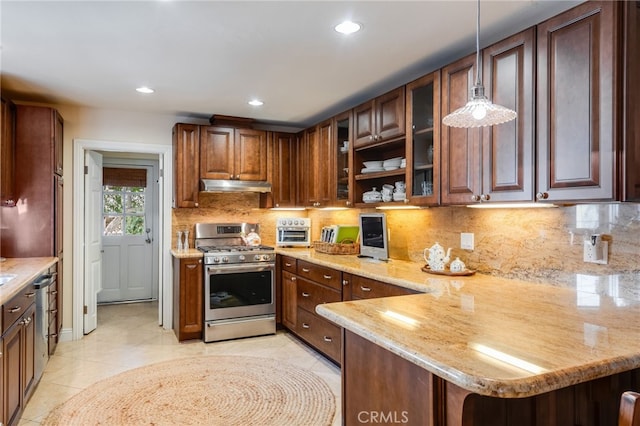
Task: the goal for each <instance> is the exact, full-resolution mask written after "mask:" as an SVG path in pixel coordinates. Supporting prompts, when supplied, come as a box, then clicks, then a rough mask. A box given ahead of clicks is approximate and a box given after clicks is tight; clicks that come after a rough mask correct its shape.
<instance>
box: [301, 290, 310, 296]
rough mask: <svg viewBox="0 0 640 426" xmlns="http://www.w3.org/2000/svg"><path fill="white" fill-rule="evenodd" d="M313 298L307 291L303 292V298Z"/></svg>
mask: <svg viewBox="0 0 640 426" xmlns="http://www.w3.org/2000/svg"><path fill="white" fill-rule="evenodd" d="M309 296H311V295H310V294H309V293H307V292H306V291H303V292H302V297H309Z"/></svg>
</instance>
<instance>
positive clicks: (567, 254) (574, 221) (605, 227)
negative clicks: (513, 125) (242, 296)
mask: <svg viewBox="0 0 640 426" xmlns="http://www.w3.org/2000/svg"><path fill="white" fill-rule="evenodd" d="M258 204H259V195H257V194H207V193H201V199H200V207H199V208H196V209H174V210H173V230H174V232H173V240H174V244H173V246H175V238H176V236H175V234H176V231H178V230H182V229H186V228H188V229H192V228H193V224H194V223H196V222H207V221H208V222H236V221H241V222H242V221H247V222H250V221H256V222H258V223H260V226H261V232H260V234H261V237H262V240H263V243H265V244H270V245H273V244H274V243H275V224H276V219H277V218H279V217H283V216H287V217H304V216H308V217H310V218H311V220H312V236H313V238H314V239H319V236H320V230H321V228H322V227H323V226H325V225H331V224H341V225H342V224H346V225H357V223H358V213H359V212H360V211H373V210H357V209H349V210H338V211H330V210H329V211H327V210H308V211H273V210H264V209H258ZM385 212H386V214H387V225H388V228H389V239H390V244H389V254H390V257H391V258H392V259H402V260H411V261H415V262H421V263H422V262H424V260H423V258H422V252H423V250H424V248H425V247H430V246H432V245H433V244H434V243H435V242H436V241H437V242H439V243H440V244H441V245H443V246H444V247H445V248H448V247H451V248H452V253H451V254H452V260H453V259H455V257H457V256H458V257H460V259H461V260H463V261H464V262H465V263H466V265H467V267H468V268H470V269H475V270H477V271H478V272H481V273H485V274H491V275H498V276H504V277H511V278H519V279H523V280H527V281H534V282H548V283H554V284H558V285H570V286H574V285H576V277H577V276H587V277H605V276H607V277H608V276H613V275H615V276H619V277H621V278H622V280H624V281H632V282H636V283H637V282H640V204H632V203H624V204H585V205H573V206H568V207H557V208H550V209H471V208H466V207H438V208H428V209H420V210H386V211H385ZM462 232H471V233H473V234H474V239H475V247H474V250H463V249H461V248H460V233H462ZM592 234H602V235H603V236H604V239H605V240H606V241H608V243H609V251H608V253H609V263H608V264H607V265H600V264H592V263H584V262H583V260H582V259H583V244H584V243H583V241H584V240H585V239H586V238H588V237H589V236H590V235H592ZM190 237H191V244H193V234H192V233H191V236H190Z"/></svg>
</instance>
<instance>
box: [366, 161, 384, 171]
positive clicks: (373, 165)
mask: <svg viewBox="0 0 640 426" xmlns="http://www.w3.org/2000/svg"><path fill="white" fill-rule="evenodd" d="M362 164H364V167H365V168H367V169H381V168H383V165H382V161H363V162H362Z"/></svg>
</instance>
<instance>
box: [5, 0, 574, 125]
mask: <svg viewBox="0 0 640 426" xmlns="http://www.w3.org/2000/svg"><path fill="white" fill-rule="evenodd" d="M580 2H581V0H573V1H563V2H557V1H546V0H521V1H489V0H487V1H485V0H483V1H482V3H481V8H482V14H481V40H480V43H481V45H487V44H490V43H492V42H495V41H497V40H500V39H501V38H503V37H505V36H507V35H510V34H513V33H515V32H516V31H519V30H521V29H524V28H526V27H528V26H530V25H532V24H535V23H538V22H540V21H542V20H544V19H546V18H547V17H550V16H553V15H555V14H557V13H559V12H560V11H562V10H565V9H568V8H570V7H572V6H574V5H575V4H577V3H580ZM0 13H1V25H2V27H1V33H0V36H1V39H0V43H1V49H2V50H1V52H0V53H1V62H0V66H1V70H2V80H1V84H2V91H3V93H5V94H6V95H8V97H9V98H12V99H15V100H18V101H33V102H45V103H50V104H72V105H82V106H89V107H97V108H107V109H120V110H133V111H148V112H156V113H169V114H177V115H188V116H194V117H203V118H208V117H209V116H211V114H223V115H233V116H241V117H251V118H256V119H260V120H265V121H267V122H273V123H290V124H297V125H301V126H306V125H311V124H314V123H315V121H317V120H320V119H322V118H326V117H328V116H330V115H332V114H335V113H338V112H341V111H343V110H345V109H347V108H350V107H352V106H355V105H357V104H358V103H360V102H363V101H365V100H367V99H370V98H372V97H373V96H375V95H378V94H381V93H384V92H385V91H387V90H391V89H393V88H395V87H398V86H400V85H402V84H404V83H407V82H409V81H411V80H412V79H414V78H417V77H419V76H421V75H424V74H426V73H427V72H430V71H432V70H433V69H436V68H439V67H440V66H442V65H444V64H446V63H448V62H450V61H452V60H454V59H457V58H459V57H461V56H463V55H465V54H467V53H471V52H473V51H474V50H475V19H476V3H475V2H474V1H471V2H470V1H410V2H400V1H374V2H369V1H326V0H325V1H278V2H276V1H257V2H254V1H226V2H224V1H177V0H173V1H172V0H165V1H126V2H120V1H68V2H62V1H43V2H33V1H24V0H22V1H10V0H2V1H1V3H0ZM344 19H352V20H355V21H357V22H360V23H362V24H363V27H364V28H363V30H362V31H360V32H359V33H356V34H354V35H351V36H348V37H345V36H342V35H340V34H338V33H336V32H335V31H333V26H334V25H335V24H337V23H339V22H341V21H342V20H344ZM141 85H147V86H149V87H152V88H154V89H155V90H156V93H154V94H152V95H141V94H138V93H137V92H135V91H134V88H135V87H138V86H141ZM253 97H257V98H260V99H262V100H264V102H265V105H264V106H262V107H260V108H256V107H251V106H249V105H248V104H247V101H249V100H250V99H251V98H253Z"/></svg>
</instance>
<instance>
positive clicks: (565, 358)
mask: <svg viewBox="0 0 640 426" xmlns="http://www.w3.org/2000/svg"><path fill="white" fill-rule="evenodd" d="M277 252H278V253H279V254H283V255H288V256H292V257H294V258H296V259H302V260H308V261H310V262H312V263H315V264H319V265H324V266H328V267H332V268H336V269H339V270H342V271H345V272H350V273H354V274H357V275H360V276H364V277H369V278H374V279H378V280H381V281H384V282H388V283H391V284H396V285H400V286H403V287H407V288H411V289H414V290H418V291H421V292H423V293H425V294H416V295H410V296H397V297H386V298H379V299H368V300H358V301H350V302H339V303H329V304H324V305H319V306H317V307H316V311H317V312H318V314H320V315H322V316H323V317H325V318H327V319H329V320H331V321H333V322H334V323H336V324H337V325H339V326H341V327H344V328H345V329H347V330H350V331H352V332H353V333H355V334H358V335H360V336H362V337H364V338H366V339H368V340H370V341H372V342H374V343H376V344H378V345H380V346H381V347H383V348H385V349H387V350H389V351H391V352H393V353H395V354H397V355H399V356H400V357H402V358H404V359H407V360H409V361H411V362H413V363H415V364H417V365H419V366H421V367H423V368H425V369H426V370H428V371H430V372H431V373H433V374H435V375H437V376H439V377H441V378H443V379H445V380H447V381H449V382H451V383H454V384H456V385H457V386H460V387H462V388H464V389H467V390H469V391H471V392H474V393H478V394H481V395H487V396H493V397H502V398H516V397H527V396H532V395H538V394H541V393H545V392H549V391H551V390H555V389H559V388H563V387H567V386H571V385H574V384H577V383H582V382H586V381H589V380H593V379H596V378H600V377H605V376H608V375H612V374H616V373H620V372H623V371H628V370H631V369H635V368H640V343H638V342H640V325H638V318H640V298H638V291H628V288H629V285H628V284H629V283H624V284H622V283H621V284H619V286H618V285H617V284H616V281H615V280H609V284H608V290H607V291H603V290H602V288H601V285H600V284H601V283H600V282H599V281H598V280H595V281H590V280H589V279H588V278H587V279H586V281H585V282H583V283H582V284H580V285H576V287H575V288H566V287H558V286H553V285H546V284H537V283H528V282H524V281H518V280H512V279H505V278H498V277H493V276H487V275H481V274H476V275H473V276H468V277H446V276H439V275H431V274H427V273H425V272H423V271H421V270H420V268H421V267H422V266H423V265H422V264H420V263H415V262H407V261H398V260H391V261H390V262H388V263H387V262H382V263H379V262H371V261H370V260H366V259H362V258H358V257H357V256H354V255H350V256H336V255H327V254H322V253H316V252H315V251H314V250H313V249H304V250H303V249H277ZM589 282H591V284H592V285H588V284H589ZM633 284H634V287H635V289H636V290H637V289H638V287H640V282H636V283H633Z"/></svg>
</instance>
